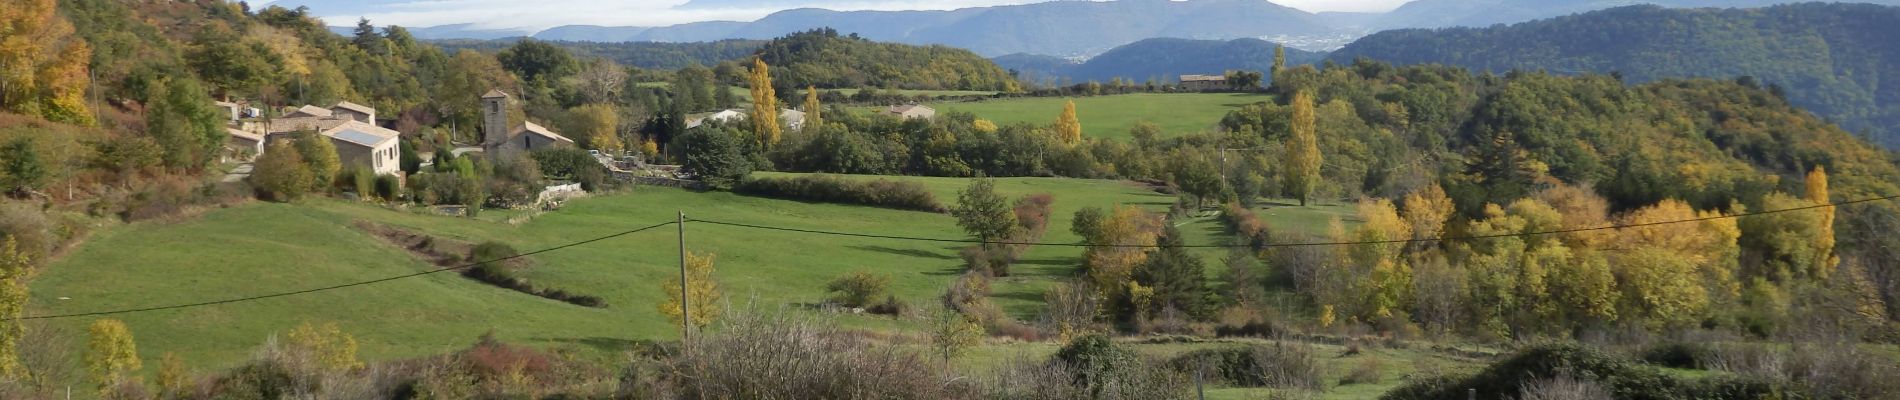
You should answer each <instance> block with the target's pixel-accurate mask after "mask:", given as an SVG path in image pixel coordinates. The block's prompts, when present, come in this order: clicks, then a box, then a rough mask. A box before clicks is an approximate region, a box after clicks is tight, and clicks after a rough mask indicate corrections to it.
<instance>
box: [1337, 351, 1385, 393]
mask: <svg viewBox="0 0 1900 400" xmlns="http://www.w3.org/2000/svg"><path fill="white" fill-rule="evenodd" d="M1384 368H1385V366H1384V365H1381V364H1379V359H1377V358H1373V357H1366V358H1365V359H1364V360H1360V361H1359V365H1355V366H1353V367H1352V370H1351V371H1346V376H1342V377H1339V385H1340V386H1345V385H1357V384H1362V383H1367V384H1378V383H1379V381H1382V380H1385V371H1384Z"/></svg>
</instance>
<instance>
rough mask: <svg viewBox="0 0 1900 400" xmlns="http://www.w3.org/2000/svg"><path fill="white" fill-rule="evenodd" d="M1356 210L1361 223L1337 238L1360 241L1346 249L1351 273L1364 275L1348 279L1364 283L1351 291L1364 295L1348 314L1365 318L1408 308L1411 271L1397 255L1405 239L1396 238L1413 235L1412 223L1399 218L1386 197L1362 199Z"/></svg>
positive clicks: (1405, 237) (1387, 314) (1400, 251)
mask: <svg viewBox="0 0 1900 400" xmlns="http://www.w3.org/2000/svg"><path fill="white" fill-rule="evenodd" d="M1358 211H1359V219H1360V220H1362V221H1364V223H1362V224H1360V225H1359V226H1358V227H1357V228H1354V229H1353V230H1352V232H1351V233H1350V234H1349V236H1348V237H1343V238H1339V239H1342V240H1341V241H1349V242H1356V243H1361V244H1355V245H1352V246H1350V247H1348V248H1347V249H1346V255H1347V259H1348V260H1350V261H1351V263H1350V265H1351V266H1352V268H1353V269H1354V271H1353V272H1354V275H1357V276H1360V277H1363V278H1362V279H1349V280H1348V281H1353V282H1359V284H1361V285H1364V287H1362V288H1358V289H1357V290H1352V291H1351V293H1358V294H1360V295H1362V296H1364V299H1362V301H1361V302H1360V303H1359V304H1361V305H1362V306H1360V307H1355V308H1357V309H1354V310H1350V311H1351V314H1352V315H1353V316H1356V317H1359V318H1360V319H1362V320H1367V319H1372V318H1383V317H1388V316H1391V315H1392V312H1393V311H1401V310H1405V309H1409V308H1410V307H1411V303H1410V298H1411V289H1412V271H1411V268H1410V266H1409V265H1406V264H1405V261H1404V260H1403V259H1401V258H1400V255H1401V253H1402V252H1403V250H1404V249H1405V243H1404V242H1397V241H1400V240H1405V239H1407V238H1409V237H1410V236H1411V235H1412V227H1411V224H1410V223H1408V222H1407V221H1406V220H1405V219H1403V218H1399V213H1398V210H1397V209H1396V208H1394V207H1393V206H1392V201H1391V200H1387V199H1378V200H1366V201H1361V202H1359V206H1358ZM1342 230H1343V229H1342Z"/></svg>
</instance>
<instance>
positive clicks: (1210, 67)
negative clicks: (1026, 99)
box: [996, 38, 1326, 83]
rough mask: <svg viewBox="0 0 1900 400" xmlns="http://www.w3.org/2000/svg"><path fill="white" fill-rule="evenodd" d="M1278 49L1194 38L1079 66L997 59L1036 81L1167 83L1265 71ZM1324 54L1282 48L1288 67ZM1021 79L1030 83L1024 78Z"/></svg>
mask: <svg viewBox="0 0 1900 400" xmlns="http://www.w3.org/2000/svg"><path fill="white" fill-rule="evenodd" d="M1278 48H1280V45H1278V44H1275V43H1273V42H1268V41H1265V40H1260V39H1234V40H1229V41H1219V40H1194V39H1175V38H1155V39H1147V40H1142V41H1139V42H1134V43H1129V44H1127V45H1123V46H1121V47H1116V48H1114V49H1112V50H1109V51H1108V52H1105V53H1102V54H1101V55H1098V56H1095V57H1093V58H1090V59H1089V60H1088V61H1085V62H1082V63H1080V64H1076V63H1066V62H1062V60H1061V59H1057V58H1046V57H1037V56H1029V55H1020V54H1019V55H1009V56H1003V57H997V58H996V62H997V64H998V65H1002V66H1004V67H1005V68H1009V69H1013V70H1019V71H1029V72H1033V80H1032V82H1035V83H1051V82H1060V81H1062V80H1064V79H1067V80H1069V81H1073V82H1087V81H1107V80H1109V79H1111V78H1122V79H1128V80H1132V81H1135V82H1144V81H1149V80H1152V81H1155V82H1172V81H1174V80H1175V79H1177V77H1179V76H1180V75H1188V74H1201V75H1219V74H1221V73H1223V72H1226V71H1268V70H1271V69H1273V58H1274V52H1275V50H1276V49H1278ZM1325 57H1326V54H1325V53H1316V52H1310V51H1305V50H1300V49H1294V48H1287V49H1286V63H1287V65H1300V64H1312V63H1314V62H1318V61H1319V60H1322V59H1325ZM1026 79H1029V78H1028V77H1027V76H1026Z"/></svg>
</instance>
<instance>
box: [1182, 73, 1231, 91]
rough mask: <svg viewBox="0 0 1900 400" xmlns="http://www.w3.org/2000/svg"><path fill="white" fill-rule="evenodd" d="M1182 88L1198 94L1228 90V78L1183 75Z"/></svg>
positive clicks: (1223, 76)
mask: <svg viewBox="0 0 1900 400" xmlns="http://www.w3.org/2000/svg"><path fill="white" fill-rule="evenodd" d="M1181 88H1182V89H1187V90H1192V91H1196V92H1205V91H1211V90H1222V89H1227V88H1228V87H1227V76H1225V75H1181Z"/></svg>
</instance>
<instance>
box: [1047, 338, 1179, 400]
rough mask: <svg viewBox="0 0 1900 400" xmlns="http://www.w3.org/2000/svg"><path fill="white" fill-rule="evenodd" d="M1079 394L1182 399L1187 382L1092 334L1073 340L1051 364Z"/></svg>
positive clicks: (1116, 397) (1101, 396)
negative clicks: (1063, 374) (1062, 373)
mask: <svg viewBox="0 0 1900 400" xmlns="http://www.w3.org/2000/svg"><path fill="white" fill-rule="evenodd" d="M1049 364H1050V365H1051V367H1052V368H1053V369H1055V370H1057V371H1064V372H1067V374H1066V375H1067V378H1068V379H1064V380H1059V381H1058V382H1060V381H1067V382H1069V384H1070V385H1073V386H1074V387H1075V389H1076V391H1078V392H1079V393H1086V394H1087V396H1081V397H1092V398H1097V399H1164V398H1182V397H1185V396H1186V395H1187V394H1188V393H1187V385H1186V382H1185V381H1186V380H1185V379H1182V377H1181V375H1180V374H1177V373H1174V372H1173V371H1170V370H1168V369H1167V368H1157V367H1158V366H1151V365H1148V364H1149V363H1148V362H1146V361H1145V360H1143V359H1142V358H1141V357H1139V356H1137V355H1135V353H1134V352H1132V351H1129V350H1127V349H1123V348H1121V346H1117V345H1116V344H1115V342H1114V341H1113V340H1111V339H1109V338H1108V336H1104V335H1100V334H1092V335H1088V336H1083V337H1080V338H1076V339H1075V340H1073V341H1070V342H1069V344H1068V345H1067V346H1063V347H1062V349H1060V350H1057V351H1056V355H1055V357H1054V358H1053V359H1051V360H1050V361H1049Z"/></svg>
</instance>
